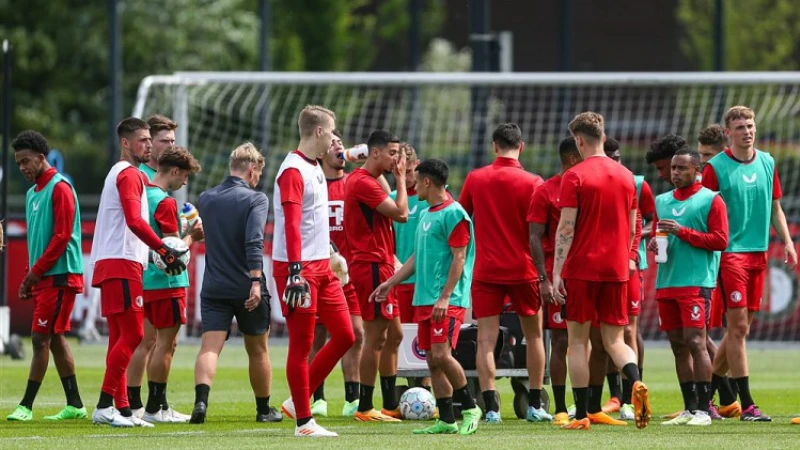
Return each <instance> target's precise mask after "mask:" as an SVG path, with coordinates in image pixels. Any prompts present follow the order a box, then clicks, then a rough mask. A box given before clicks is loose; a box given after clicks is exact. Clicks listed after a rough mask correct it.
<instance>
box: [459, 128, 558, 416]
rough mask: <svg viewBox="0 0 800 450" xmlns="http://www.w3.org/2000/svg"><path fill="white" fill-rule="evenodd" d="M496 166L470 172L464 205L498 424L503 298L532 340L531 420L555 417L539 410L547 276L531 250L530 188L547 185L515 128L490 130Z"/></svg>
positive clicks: (487, 397) (484, 377)
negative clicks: (526, 157)
mask: <svg viewBox="0 0 800 450" xmlns="http://www.w3.org/2000/svg"><path fill="white" fill-rule="evenodd" d="M492 146H493V148H494V152H495V153H496V154H497V158H496V159H495V161H494V163H493V164H491V165H489V166H486V167H482V168H480V169H476V170H473V171H472V172H470V173H469V175H467V178H466V180H465V181H464V186H463V187H462V188H461V197H460V199H459V202H460V203H461V205H462V206H463V207H464V209H465V210H466V211H467V213H468V214H469V215H470V216H471V217H472V220H473V222H474V223H475V245H476V253H475V274H474V276H473V281H472V290H471V295H472V312H473V315H474V316H475V318H477V319H478V355H477V356H476V365H477V368H478V378H479V380H480V386H481V391H482V395H483V400H484V404H485V405H486V421H487V422H489V423H497V422H500V421H501V417H500V407H499V405H498V401H497V398H496V388H495V372H496V369H495V364H494V348H495V344H496V342H497V335H498V330H499V326H500V314H501V313H502V312H503V306H504V303H505V299H506V297H509V298H510V300H511V305H512V306H513V308H514V311H516V313H517V314H518V315H519V320H520V323H521V325H522V332H523V334H524V335H525V339H526V342H527V347H526V349H527V354H526V358H527V361H526V363H527V369H528V377H529V379H530V391H529V397H528V411H527V415H526V417H527V419H528V420H529V421H532V422H542V421H551V420H553V418H552V416H550V415H549V414H547V411H545V410H544V409H543V408H542V405H541V403H542V400H541V393H542V382H543V381H544V365H545V360H544V343H543V341H542V318H541V315H539V314H538V312H539V308H540V306H541V305H540V299H539V283H542V282H545V281H547V273H546V272H541V273H538V275H537V272H536V267H535V266H534V264H533V257H532V256H531V252H530V229H529V226H528V221H527V218H528V210H529V209H530V206H531V198H532V197H533V191H534V189H536V187H537V186H539V185H540V184H542V179H541V177H539V176H538V175H534V174H532V173H529V172H526V171H525V169H524V168H523V167H522V164H520V162H519V155H520V154H521V153H522V151H523V150H524V148H525V143H524V142H523V141H522V131H521V130H520V129H519V126H517V124H514V123H505V124H502V125H500V126H498V127H497V128H496V129H495V130H494V133H492Z"/></svg>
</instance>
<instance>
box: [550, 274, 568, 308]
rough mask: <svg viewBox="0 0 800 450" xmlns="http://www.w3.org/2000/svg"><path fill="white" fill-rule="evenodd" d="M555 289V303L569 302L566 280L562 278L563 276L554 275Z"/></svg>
mask: <svg viewBox="0 0 800 450" xmlns="http://www.w3.org/2000/svg"><path fill="white" fill-rule="evenodd" d="M553 289H555V294H556V295H555V300H556V302H555V304H556V305H563V304H564V303H566V302H567V288H566V286H564V280H562V279H561V276H554V277H553Z"/></svg>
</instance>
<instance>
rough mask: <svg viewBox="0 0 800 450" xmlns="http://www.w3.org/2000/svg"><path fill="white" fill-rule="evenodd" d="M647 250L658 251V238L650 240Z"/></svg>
mask: <svg viewBox="0 0 800 450" xmlns="http://www.w3.org/2000/svg"><path fill="white" fill-rule="evenodd" d="M647 249H648V250H650V251H651V252H657V251H658V244H657V243H656V238H652V239H650V241H649V242H648V243H647Z"/></svg>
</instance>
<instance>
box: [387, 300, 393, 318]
mask: <svg viewBox="0 0 800 450" xmlns="http://www.w3.org/2000/svg"><path fill="white" fill-rule="evenodd" d="M392 312H394V305H393V304H391V303H389V304H388V305H386V314H389V315H390V316H391V315H392Z"/></svg>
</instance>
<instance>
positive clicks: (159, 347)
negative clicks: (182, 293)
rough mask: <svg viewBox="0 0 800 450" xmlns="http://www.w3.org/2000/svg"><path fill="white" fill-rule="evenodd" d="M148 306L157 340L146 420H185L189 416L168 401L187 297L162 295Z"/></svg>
mask: <svg viewBox="0 0 800 450" xmlns="http://www.w3.org/2000/svg"><path fill="white" fill-rule="evenodd" d="M149 305H150V308H149V311H150V314H149V321H150V323H151V324H152V326H153V328H155V330H156V343H155V345H154V347H153V351H152V352H151V354H150V357H149V362H148V365H147V386H148V397H147V404H146V406H145V415H144V416H143V419H144V420H147V421H148V422H178V423H182V422H186V421H188V420H189V418H190V416H187V415H183V414H180V413H178V412H176V411H174V410H173V409H172V408H171V407H170V406H169V402H168V401H167V382H168V380H169V372H170V368H171V367H172V357H173V356H174V354H175V349H176V347H177V345H178V332H179V331H180V328H181V325H183V324H185V323H186V314H185V311H186V300H185V298H184V297H174V298H162V299H158V300H155V301H153V302H150V303H149Z"/></svg>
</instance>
